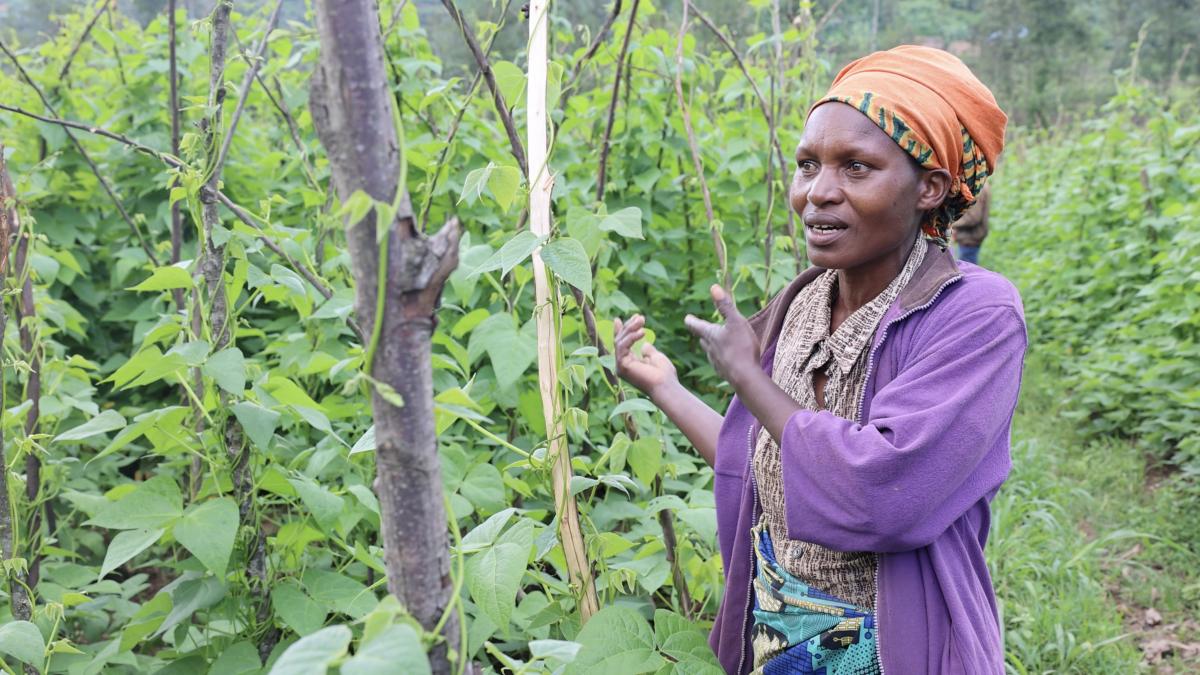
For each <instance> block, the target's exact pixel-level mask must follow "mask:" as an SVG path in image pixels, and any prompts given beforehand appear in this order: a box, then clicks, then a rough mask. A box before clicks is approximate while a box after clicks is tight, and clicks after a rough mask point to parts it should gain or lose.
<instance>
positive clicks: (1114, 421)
mask: <svg viewBox="0 0 1200 675" xmlns="http://www.w3.org/2000/svg"><path fill="white" fill-rule="evenodd" d="M1198 146H1200V116H1198V115H1197V113H1196V97H1195V94H1194V92H1183V93H1182V94H1181V98H1179V99H1178V100H1174V101H1171V100H1167V99H1164V98H1163V97H1161V96H1157V95H1153V94H1151V93H1150V92H1147V91H1144V90H1141V89H1139V88H1138V87H1136V86H1134V85H1128V86H1125V87H1124V88H1123V89H1122V91H1121V93H1120V94H1119V95H1117V96H1116V97H1115V98H1114V99H1113V100H1112V101H1110V102H1109V103H1108V104H1107V105H1106V106H1104V108H1103V109H1102V110H1101V111H1100V114H1099V115H1097V116H1096V117H1095V118H1093V119H1091V120H1089V121H1087V122H1084V123H1082V124H1081V125H1079V127H1078V128H1067V129H1062V130H1058V131H1055V132H1052V133H1048V134H1041V135H1036V136H1032V137H1030V138H1028V139H1026V140H1025V141H1023V142H1022V143H1021V144H1020V145H1019V146H1018V147H1016V148H1013V149H1012V152H1011V153H1010V155H1015V157H1011V156H1010V158H1009V160H1008V164H1007V165H1006V166H1004V167H1002V168H1001V174H1000V181H999V185H998V186H997V190H996V203H997V208H996V213H995V217H994V223H995V224H994V227H995V230H994V232H995V236H994V237H993V238H992V239H990V240H989V246H987V247H986V248H985V252H986V253H987V254H988V255H989V256H991V257H992V258H993V259H996V260H998V261H1000V264H1001V271H1003V272H1004V273H1006V274H1007V275H1008V276H1010V278H1012V279H1013V280H1014V282H1015V283H1017V285H1018V286H1019V287H1020V288H1021V292H1022V295H1023V296H1024V299H1025V307H1026V311H1027V313H1028V323H1029V327H1030V333H1031V338H1032V340H1033V342H1035V343H1036V344H1037V348H1038V349H1040V350H1043V351H1048V352H1049V353H1050V354H1052V355H1053V356H1052V357H1050V358H1048V359H1047V361H1048V362H1050V363H1053V364H1055V367H1056V368H1059V369H1061V374H1062V375H1063V376H1064V377H1066V379H1067V382H1068V385H1069V387H1070V389H1071V391H1072V392H1073V393H1072V400H1071V405H1070V406H1069V412H1068V413H1067V414H1069V415H1070V416H1071V417H1072V418H1073V419H1075V420H1077V421H1079V422H1080V423H1081V424H1083V425H1085V427H1086V428H1087V429H1089V430H1091V431H1093V432H1095V433H1097V434H1102V433H1103V434H1118V435H1123V436H1127V437H1137V438H1141V439H1143V440H1144V441H1145V442H1146V444H1147V447H1149V448H1152V449H1153V451H1154V452H1155V453H1157V454H1158V456H1159V458H1160V459H1161V460H1163V461H1170V462H1174V463H1177V464H1179V465H1181V466H1183V467H1185V469H1186V470H1187V471H1189V472H1193V473H1194V472H1200V368H1197V367H1196V364H1197V363H1200V267H1197V265H1196V261H1197V260H1198V259H1200V187H1198V186H1200V162H1197V161H1196V155H1197V149H1198Z"/></svg>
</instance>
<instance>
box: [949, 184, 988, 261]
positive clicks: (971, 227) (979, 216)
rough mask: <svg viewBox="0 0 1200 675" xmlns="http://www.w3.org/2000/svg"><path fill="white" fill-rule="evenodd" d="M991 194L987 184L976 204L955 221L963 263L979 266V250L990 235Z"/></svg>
mask: <svg viewBox="0 0 1200 675" xmlns="http://www.w3.org/2000/svg"><path fill="white" fill-rule="evenodd" d="M991 194H992V185H991V183H987V184H985V185H984V186H983V191H982V192H980V193H979V197H978V198H977V199H976V200H975V204H974V205H973V206H972V207H971V208H969V209H967V210H966V212H965V213H963V215H962V217H961V218H959V219H958V220H956V221H954V225H953V230H954V243H955V244H956V245H957V246H958V259H959V260H962V261H963V262H969V263H974V264H976V265H978V264H979V248H980V247H981V246H983V240H984V239H987V234H988V201H989V200H990V199H991Z"/></svg>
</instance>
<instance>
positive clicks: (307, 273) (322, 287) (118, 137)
mask: <svg viewBox="0 0 1200 675" xmlns="http://www.w3.org/2000/svg"><path fill="white" fill-rule="evenodd" d="M0 110H7V111H9V112H13V113H16V114H18V115H24V116H26V117H29V118H32V119H35V120H38V121H41V122H46V123H47V124H57V125H59V126H62V127H68V128H71V129H79V130H81V131H86V132H88V133H91V134H96V135H97V136H103V137H104V138H109V139H112V140H114V141H117V142H119V143H122V144H124V145H126V146H128V147H130V148H133V149H134V150H137V151H138V152H141V153H144V154H147V155H150V156H151V157H154V158H155V159H158V160H160V161H161V162H163V163H164V164H166V165H167V166H170V167H173V168H176V169H182V168H185V167H186V166H187V165H186V164H185V163H184V162H183V161H182V160H180V159H179V158H178V157H175V156H172V155H169V154H167V153H165V152H159V151H158V150H155V149H154V148H151V147H150V146H147V145H143V144H141V143H138V142H137V141H135V140H133V139H132V138H129V137H128V136H125V135H123V134H117V133H113V132H111V131H108V130H107V129H103V128H101V127H94V126H90V125H87V124H83V123H81V122H72V121H69V120H60V119H55V118H53V117H45V116H43V115H38V114H36V113H31V112H29V111H27V110H22V109H21V108H17V107H15V106H10V105H5V104H3V103H0ZM206 190H207V188H206ZM207 194H212V195H214V199H216V201H218V202H220V203H221V204H223V205H225V207H226V208H228V209H229V210H230V211H231V212H232V213H233V215H235V216H237V218H238V220H241V221H242V222H243V223H246V224H247V225H249V226H250V227H253V228H254V229H255V230H259V231H260V232H261V231H262V227H261V226H259V225H258V224H257V223H256V222H255V221H254V219H253V217H252V216H250V215H248V214H247V212H246V211H245V210H244V209H242V208H241V207H239V206H238V205H237V204H236V203H234V202H233V200H231V199H230V198H229V197H227V196H226V195H225V194H224V193H223V192H221V191H219V190H217V191H212V192H209V193H207ZM259 239H260V240H261V241H262V242H263V244H265V245H266V246H267V248H269V249H271V250H272V251H275V252H276V253H278V254H280V257H282V258H283V259H284V260H286V261H287V262H288V264H290V265H291V266H292V269H293V270H295V271H296V273H298V274H300V275H301V276H303V277H304V278H305V279H307V280H308V281H309V283H311V284H312V285H313V288H315V289H316V290H317V292H318V293H320V294H321V295H322V296H324V297H325V298H327V299H328V298H329V297H330V296H332V295H333V292H332V291H331V290H330V289H329V287H328V286H327V285H326V284H324V283H323V282H321V281H320V277H319V276H318V275H317V274H316V273H314V272H313V271H312V270H311V269H309V268H308V267H307V266H306V265H304V264H303V263H301V262H300V261H297V260H295V259H294V258H292V257H291V256H289V255H287V253H286V252H284V251H283V249H281V248H279V245H278V244H276V243H275V242H274V241H273V240H271V239H270V238H269V237H267V236H266V235H265V234H262V235H260V236H259ZM355 330H356V332H357V327H355Z"/></svg>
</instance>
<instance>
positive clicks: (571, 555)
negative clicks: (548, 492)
mask: <svg viewBox="0 0 1200 675" xmlns="http://www.w3.org/2000/svg"><path fill="white" fill-rule="evenodd" d="M547 10H548V0H532V1H531V2H530V3H529V17H530V18H529V84H528V98H527V100H526V108H527V111H528V119H529V129H528V139H529V157H530V165H529V166H530V169H531V171H532V173H531V174H530V190H529V229H530V231H532V232H533V233H534V234H536V235H539V236H547V235H549V234H550V193H551V191H552V190H553V188H554V176H553V174H551V173H550V167H549V165H548V159H549V144H548V133H547V130H548V128H549V126H548V121H549V120H548V117H549V116H548V114H547V111H546V79H547V68H548V57H547V44H546V43H547V25H546V24H547V22H548V19H549V12H548V11H547ZM533 282H534V287H535V289H536V295H537V304H536V308H535V310H534V311H535V313H536V318H537V333H538V385H539V389H540V390H541V395H542V409H543V411H544V414H545V420H546V432H547V434H548V436H549V446H550V457H551V458H552V460H553V462H554V465H553V469H552V481H553V484H554V486H553V487H554V510H555V513H556V514H557V515H558V532H559V537H560V540H561V542H562V547H563V553H564V554H565V556H566V561H567V574H568V576H569V577H570V582H571V586H572V587H574V589H575V591H576V592H577V593H578V598H579V618H580V621H581V622H582V623H587V620H588V619H590V618H591V617H592V615H593V614H595V613H596V612H597V611H599V609H600V602H599V600H598V599H597V597H596V585H595V581H594V580H593V579H592V568H591V565H590V563H588V558H587V549H586V548H585V547H584V544H583V530H582V529H581V527H580V525H579V509H578V506H577V505H576V504H575V497H574V496H573V495H572V494H571V454H570V450H569V449H568V448H567V442H566V429H565V428H564V425H563V418H562V414H561V403H562V402H561V400H560V398H559V386H558V330H557V326H556V325H555V319H556V318H557V317H555V316H552V314H553V312H554V308H555V307H557V306H558V304H559V302H558V292H557V288H556V287H555V286H552V284H551V280H550V278H549V275H548V274H547V273H546V265H545V263H543V262H542V257H541V252H540V250H537V251H534V252H533Z"/></svg>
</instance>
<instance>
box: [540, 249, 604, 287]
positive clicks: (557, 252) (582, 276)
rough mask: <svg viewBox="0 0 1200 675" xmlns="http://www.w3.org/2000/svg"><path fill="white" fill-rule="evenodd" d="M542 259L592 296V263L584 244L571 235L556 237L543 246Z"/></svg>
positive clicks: (560, 275)
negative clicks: (589, 260)
mask: <svg viewBox="0 0 1200 675" xmlns="http://www.w3.org/2000/svg"><path fill="white" fill-rule="evenodd" d="M542 260H544V261H545V262H546V264H547V265H549V266H550V269H552V270H554V273H555V274H557V275H558V276H559V278H561V279H562V280H563V281H565V282H567V283H568V284H571V285H572V286H574V287H575V288H578V289H579V290H581V291H583V294H584V295H586V296H588V297H591V296H592V265H591V263H589V262H588V256H587V253H586V252H585V251H584V250H583V244H581V243H579V242H578V241H577V240H575V239H571V238H570V237H561V238H559V239H555V240H554V241H552V242H550V243H549V244H546V245H545V246H543V247H542Z"/></svg>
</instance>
